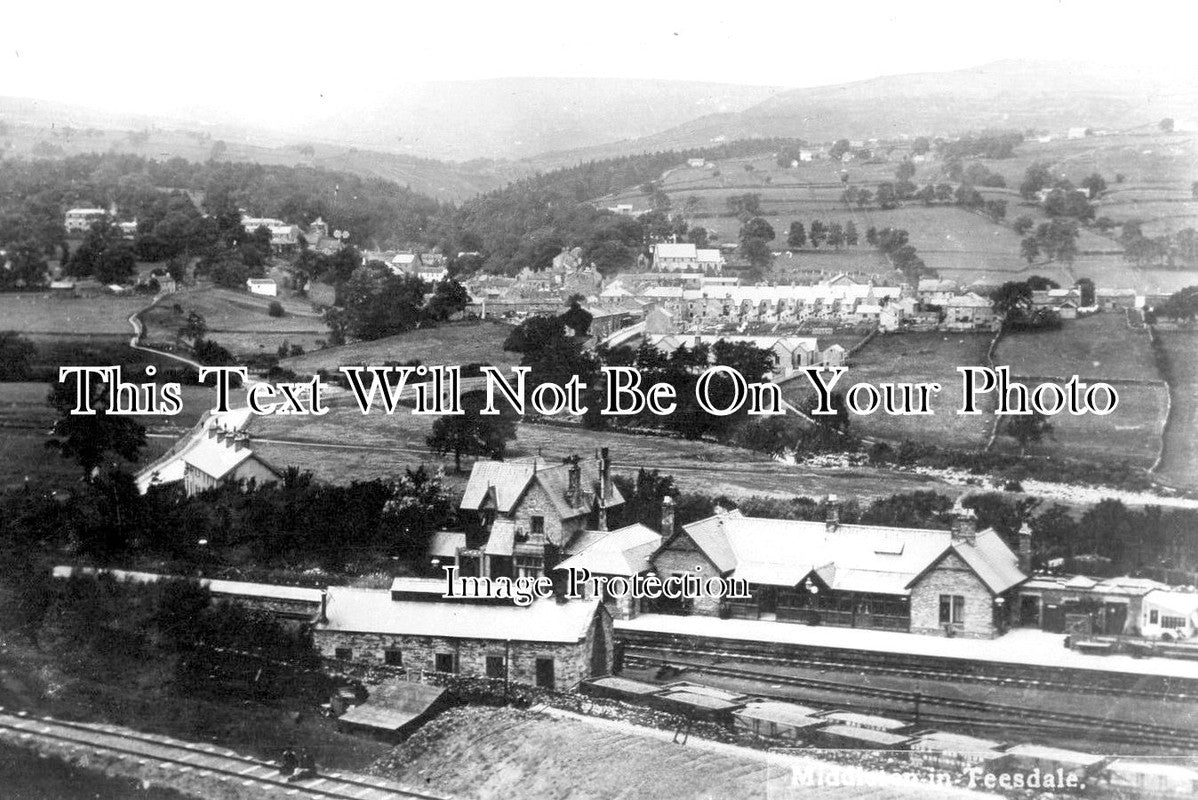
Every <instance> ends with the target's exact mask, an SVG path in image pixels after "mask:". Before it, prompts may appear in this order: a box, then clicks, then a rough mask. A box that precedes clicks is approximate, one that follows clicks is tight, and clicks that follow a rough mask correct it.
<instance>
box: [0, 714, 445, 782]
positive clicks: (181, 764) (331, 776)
mask: <svg viewBox="0 0 1198 800" xmlns="http://www.w3.org/2000/svg"><path fill="white" fill-rule="evenodd" d="M4 741H9V742H12V743H15V744H18V745H20V744H28V743H29V742H30V741H38V742H42V743H45V744H47V745H50V746H51V747H52V748H53V749H56V750H59V751H74V752H79V751H83V752H87V753H91V754H95V755H99V756H108V757H112V758H117V759H122V760H129V761H133V762H136V763H137V764H138V765H139V766H143V767H157V768H159V769H161V770H164V771H165V772H168V773H170V772H173V773H176V774H180V775H188V774H189V775H193V776H197V777H207V778H210V779H212V780H216V781H222V782H230V784H231V785H240V786H242V787H244V788H247V789H252V790H253V791H254V794H255V796H256V797H267V798H268V797H297V798H314V799H315V798H320V799H321V800H446V798H445V796H443V795H436V794H429V793H425V792H419V791H415V790H412V789H409V788H406V787H403V786H400V785H399V784H396V783H392V782H390V781H386V780H382V779H376V778H367V777H365V776H360V775H344V774H340V773H335V772H334V773H325V774H317V775H315V776H313V777H311V778H306V779H302V780H288V777H287V776H285V775H282V774H281V773H280V772H279V765H278V764H276V763H275V762H272V761H263V760H260V759H256V758H252V757H249V756H246V755H243V754H240V753H236V752H234V751H232V750H228V749H225V748H221V747H213V746H210V745H204V744H197V743H194V742H185V741H181V740H178V739H171V738H169V737H166V736H158V735H155V734H148V733H141V732H138V731H134V730H131V729H129V728H123V727H120V726H117V725H106V724H101V723H84V722H68V721H64V720H57V719H52V718H50V717H35V716H30V715H25V714H23V713H12V712H9V711H6V710H4V709H0V742H4Z"/></svg>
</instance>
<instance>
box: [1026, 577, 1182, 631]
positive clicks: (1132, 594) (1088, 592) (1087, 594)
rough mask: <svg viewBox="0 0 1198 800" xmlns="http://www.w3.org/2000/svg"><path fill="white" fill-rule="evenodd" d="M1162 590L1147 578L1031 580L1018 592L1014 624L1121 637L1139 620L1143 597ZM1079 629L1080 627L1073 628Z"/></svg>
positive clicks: (1157, 584) (1058, 578)
mask: <svg viewBox="0 0 1198 800" xmlns="http://www.w3.org/2000/svg"><path fill="white" fill-rule="evenodd" d="M1162 589H1168V587H1167V586H1165V585H1164V584H1162V583H1158V582H1157V581H1153V580H1149V579H1147V578H1130V577H1126V576H1125V577H1119V578H1105V579H1104V578H1090V577H1087V576H1085V575H1036V576H1034V577H1033V578H1031V579H1030V580H1029V581H1028V582H1027V583H1025V584H1024V585H1023V586H1021V587H1020V588H1019V598H1018V603H1019V606H1018V609H1017V613H1016V617H1015V624H1017V625H1020V626H1023V627H1030V628H1039V629H1041V630H1044V631H1049V632H1051V633H1066V632H1068V631H1069V630H1070V629H1071V628H1072V629H1073V630H1074V632H1075V633H1080V632H1083V631H1084V632H1085V633H1087V634H1102V635H1111V636H1121V635H1124V634H1131V633H1132V632H1133V631H1134V630H1135V629H1136V628H1137V626H1138V625H1139V624H1140V620H1141V618H1142V617H1143V616H1144V598H1145V597H1146V596H1147V595H1148V594H1149V593H1151V592H1155V591H1158V590H1162ZM1079 625H1080V628H1079Z"/></svg>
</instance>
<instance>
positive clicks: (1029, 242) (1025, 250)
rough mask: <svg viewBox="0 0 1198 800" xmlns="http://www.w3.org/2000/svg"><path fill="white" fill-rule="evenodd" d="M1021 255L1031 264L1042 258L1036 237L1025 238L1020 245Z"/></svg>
mask: <svg viewBox="0 0 1198 800" xmlns="http://www.w3.org/2000/svg"><path fill="white" fill-rule="evenodd" d="M1019 255H1021V256H1023V258H1024V259H1025V260H1026V261H1027V263H1029V264H1032V263H1034V262H1035V260H1036V259H1037V258H1039V257H1040V245H1039V244H1037V243H1036V237H1035V236H1027V237H1024V239H1023V241H1021V242H1020V243H1019Z"/></svg>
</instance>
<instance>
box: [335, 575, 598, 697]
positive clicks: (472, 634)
mask: <svg viewBox="0 0 1198 800" xmlns="http://www.w3.org/2000/svg"><path fill="white" fill-rule="evenodd" d="M438 583H441V582H440V581H438ZM441 585H442V586H443V585H444V584H443V583H441ZM430 595H431V593H430ZM327 598H328V600H327V603H326V606H325V608H324V610H323V612H322V614H321V617H320V620H319V621H318V622H317V623H316V625H315V627H314V628H313V631H312V636H313V640H314V642H315V644H316V647H317V649H318V650H319V651H320V653H321V655H323V656H325V657H327V658H335V659H338V660H341V661H354V662H357V663H365V664H386V665H389V666H393V667H403V668H404V669H405V670H407V671H409V672H443V673H453V674H460V675H468V676H473V677H487V678H499V679H505V680H511V681H514V682H517V683H526V684H532V685H536V686H541V687H544V688H548V689H568V688H570V687H573V686H575V685H576V684H578V683H579V682H580V681H583V680H586V679H587V678H593V677H599V676H602V675H607V674H608V673H610V672H611V664H612V620H611V615H610V614H608V613H607V610H606V609H605V608H604V606H603V604H602V603H600V602H599V601H598V600H576V601H572V602H568V603H565V602H558V601H556V600H553V599H543V600H537V601H535V602H533V603H532V604H531V605H529V606H527V607H520V606H516V605H510V604H495V603H480V602H477V601H472V600H465V601H444V600H441V599H440V598H439V597H436V596H435V595H431V596H430V597H429V599H424V600H420V599H407V597H406V596H405V597H404V598H403V599H395V598H394V597H393V595H392V592H390V591H388V590H386V589H357V588H352V587H348V586H330V587H329V588H328V590H327Z"/></svg>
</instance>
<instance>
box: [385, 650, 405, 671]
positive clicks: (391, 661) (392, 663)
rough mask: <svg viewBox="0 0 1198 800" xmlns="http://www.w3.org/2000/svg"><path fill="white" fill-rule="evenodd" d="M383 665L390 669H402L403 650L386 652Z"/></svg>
mask: <svg viewBox="0 0 1198 800" xmlns="http://www.w3.org/2000/svg"><path fill="white" fill-rule="evenodd" d="M383 663H384V664H386V665H387V666H389V667H402V666H403V650H395V649H394V648H393V649H390V650H384V651H383Z"/></svg>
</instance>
